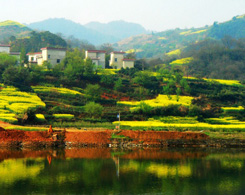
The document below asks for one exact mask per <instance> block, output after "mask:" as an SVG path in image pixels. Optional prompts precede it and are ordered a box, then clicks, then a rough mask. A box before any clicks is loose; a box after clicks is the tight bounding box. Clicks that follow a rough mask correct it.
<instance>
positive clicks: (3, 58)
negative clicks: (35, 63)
mask: <svg viewBox="0 0 245 195" xmlns="http://www.w3.org/2000/svg"><path fill="white" fill-rule="evenodd" d="M16 62H17V60H16V58H15V57H13V56H10V55H9V54H6V53H0V81H1V80H2V74H3V72H4V70H5V69H6V68H8V67H9V66H14V65H15V64H16Z"/></svg>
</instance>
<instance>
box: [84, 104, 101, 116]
mask: <svg viewBox="0 0 245 195" xmlns="http://www.w3.org/2000/svg"><path fill="white" fill-rule="evenodd" d="M84 111H85V113H87V114H88V115H89V116H90V117H92V118H100V117H101V115H102V111H103V106H101V105H100V104H97V103H95V102H89V103H87V104H86V105H85V106H84Z"/></svg>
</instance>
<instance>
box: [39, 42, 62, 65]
mask: <svg viewBox="0 0 245 195" xmlns="http://www.w3.org/2000/svg"><path fill="white" fill-rule="evenodd" d="M41 51H42V58H38V60H37V63H38V65H42V64H43V62H44V61H48V62H49V63H50V64H52V65H53V66H54V65H56V64H59V63H60V62H61V61H62V60H63V59H64V58H65V56H66V49H65V48H53V47H45V48H41Z"/></svg>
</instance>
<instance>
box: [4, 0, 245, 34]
mask: <svg viewBox="0 0 245 195" xmlns="http://www.w3.org/2000/svg"><path fill="white" fill-rule="evenodd" d="M243 14H245V0H0V21H5V20H14V21H18V22H20V23H27V24H28V23H31V22H37V21H42V20H45V19H48V18H66V19H70V20H73V21H74V22H77V23H80V24H86V23H88V22H91V21H99V22H102V23H107V22H110V21H114V20H124V21H128V22H135V23H139V24H141V25H143V26H144V27H145V28H146V29H148V30H154V31H163V30H167V29H174V28H177V27H179V28H186V27H187V28H191V27H202V26H205V25H210V24H213V22H214V21H218V22H223V21H227V20H230V19H231V18H232V17H233V16H236V15H243Z"/></svg>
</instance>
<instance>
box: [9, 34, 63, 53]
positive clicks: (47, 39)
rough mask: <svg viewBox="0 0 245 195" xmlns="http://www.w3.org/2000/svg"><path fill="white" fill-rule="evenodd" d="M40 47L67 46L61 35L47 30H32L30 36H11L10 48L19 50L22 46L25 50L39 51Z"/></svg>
mask: <svg viewBox="0 0 245 195" xmlns="http://www.w3.org/2000/svg"><path fill="white" fill-rule="evenodd" d="M42 47H64V48H66V47H67V43H66V41H65V40H64V39H62V38H61V37H59V36H57V35H55V34H52V33H50V32H48V31H45V32H35V31H32V32H31V33H30V36H29V37H27V38H22V39H16V38H15V37H12V41H11V50H12V51H21V49H22V48H24V49H25V51H26V52H36V51H40V48H42Z"/></svg>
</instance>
